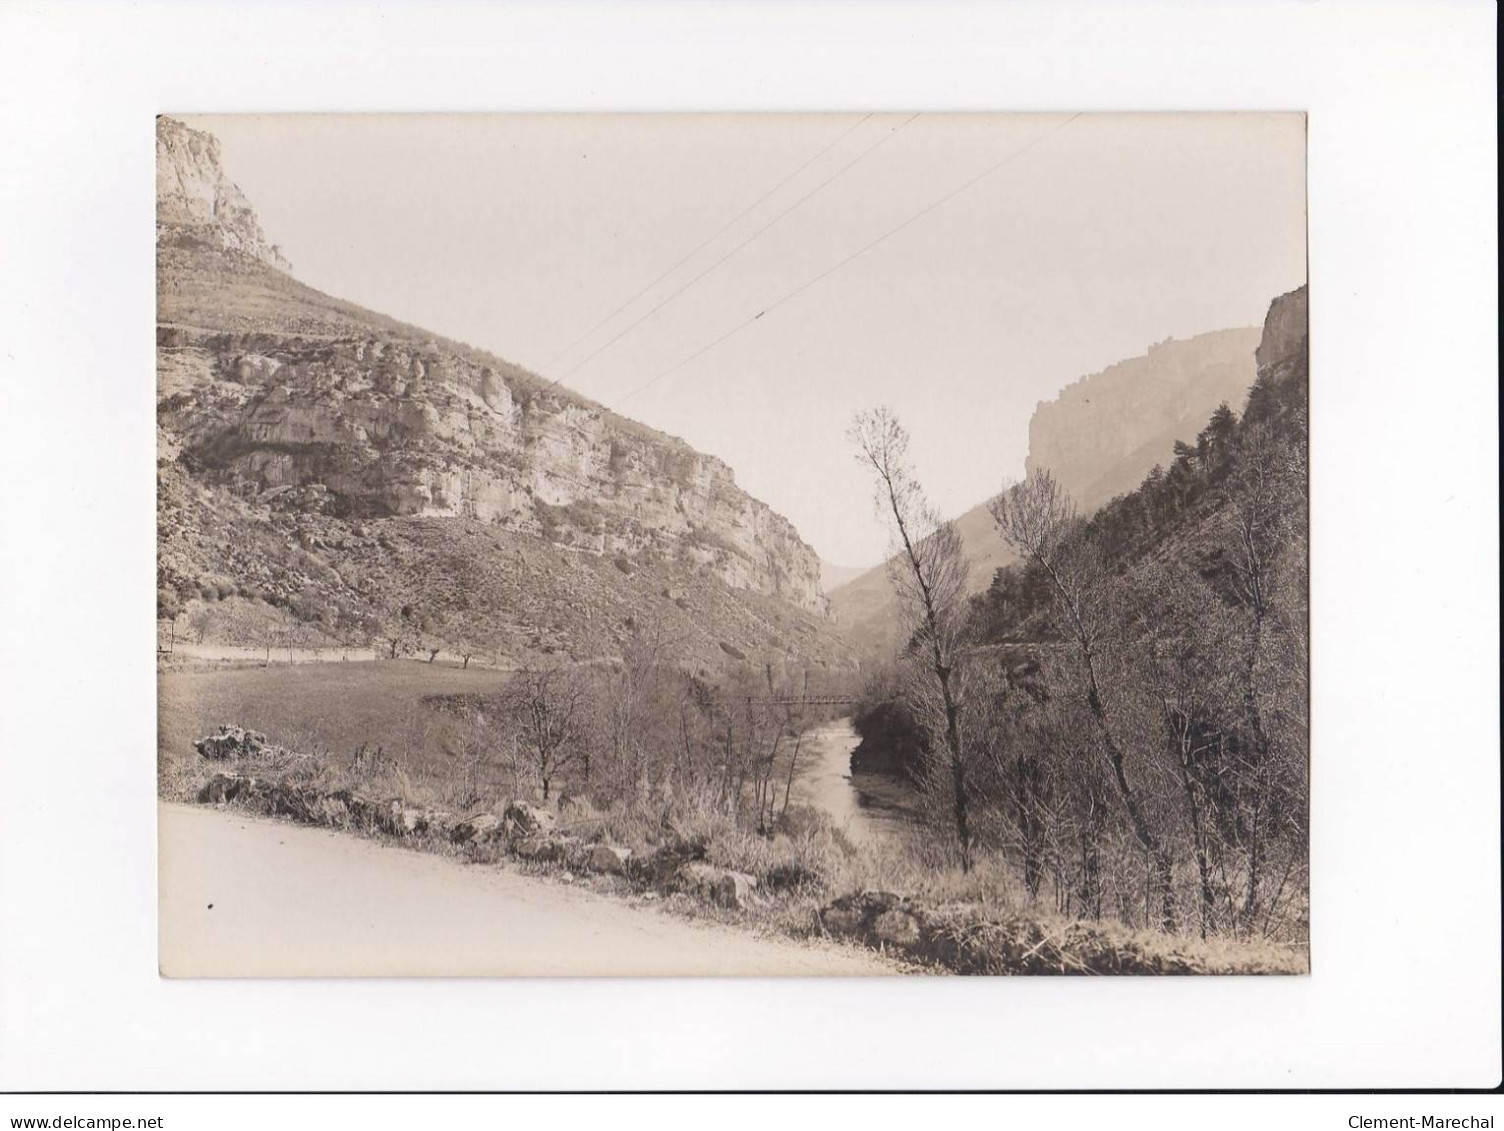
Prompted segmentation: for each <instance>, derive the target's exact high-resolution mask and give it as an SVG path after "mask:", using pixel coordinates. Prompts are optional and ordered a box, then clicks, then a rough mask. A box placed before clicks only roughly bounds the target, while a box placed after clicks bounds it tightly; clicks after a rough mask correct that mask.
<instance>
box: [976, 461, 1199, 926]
mask: <svg viewBox="0 0 1504 1131" xmlns="http://www.w3.org/2000/svg"><path fill="white" fill-rule="evenodd" d="M989 509H990V510H991V512H992V518H993V521H994V522H996V523H997V527H998V531H999V533H1000V534H1001V535H1002V538H1003V541H1005V542H1007V543H1008V545H1010V546H1012V547H1013V548H1014V549H1015V550H1016V551H1018V553H1019V554H1020V555H1022V556H1023V557H1025V558H1027V559H1028V560H1030V561H1032V562H1034V563H1035V564H1036V565H1037V566H1039V568H1041V569H1043V570H1044V572H1045V574H1046V575H1047V576H1048V577H1049V579H1050V582H1051V584H1052V586H1053V587H1054V590H1055V596H1056V604H1057V607H1058V608H1059V610H1060V613H1061V616H1060V619H1061V621H1062V622H1063V624H1062V627H1063V628H1064V630H1065V633H1066V635H1067V637H1068V638H1069V640H1070V641H1071V644H1072V646H1073V648H1074V650H1075V653H1076V657H1077V659H1078V660H1079V662H1080V668H1081V675H1082V678H1083V682H1084V690H1085V693H1086V694H1085V699H1086V706H1087V710H1088V711H1089V712H1090V714H1091V718H1092V721H1093V722H1094V724H1095V725H1096V729H1097V732H1098V734H1099V736H1100V738H1101V744H1100V749H1101V751H1102V754H1103V757H1104V758H1105V759H1106V762H1107V768H1108V769H1109V770H1110V771H1111V774H1112V780H1113V783H1114V785H1115V786H1116V788H1117V793H1118V797H1119V799H1120V800H1121V801H1122V804H1123V808H1124V809H1125V810H1126V812H1127V814H1128V820H1129V823H1130V824H1131V825H1132V827H1133V833H1134V836H1135V837H1136V838H1137V839H1138V842H1139V844H1140V845H1142V847H1143V849H1144V852H1145V853H1146V854H1147V855H1148V857H1149V858H1150V860H1151V861H1152V864H1153V868H1154V872H1155V880H1156V886H1157V887H1158V889H1159V893H1160V908H1161V911H1160V925H1161V926H1162V927H1163V928H1165V929H1166V930H1169V929H1171V928H1173V927H1174V924H1175V889H1174V883H1173V876H1172V867H1171V859H1170V854H1169V851H1168V849H1167V846H1166V845H1165V843H1164V842H1163V840H1162V839H1161V838H1160V836H1159V835H1158V833H1157V832H1156V831H1155V829H1154V827H1153V825H1152V823H1151V822H1150V819H1149V814H1148V811H1147V809H1146V807H1145V804H1144V799H1143V796H1142V794H1141V791H1140V789H1139V788H1138V786H1137V784H1136V783H1135V782H1134V780H1133V778H1132V777H1131V776H1130V774H1129V772H1128V765H1127V750H1126V748H1125V744H1124V742H1123V739H1122V737H1121V736H1120V735H1119V734H1118V732H1117V729H1116V728H1115V727H1114V725H1113V721H1112V716H1111V713H1110V712H1109V710H1108V707H1107V701H1106V699H1105V696H1104V692H1103V684H1102V661H1103V655H1102V652H1103V647H1104V644H1105V641H1106V637H1107V634H1108V623H1109V621H1108V611H1109V603H1110V602H1109V592H1108V590H1109V587H1108V583H1107V576H1106V570H1105V568H1104V567H1103V564H1102V561H1101V558H1100V556H1099V555H1098V554H1097V553H1096V552H1095V549H1094V547H1092V546H1091V545H1090V544H1089V543H1088V542H1087V541H1086V540H1085V539H1084V538H1083V537H1082V536H1081V529H1080V527H1081V523H1080V520H1079V519H1078V518H1077V517H1076V508H1075V504H1074V503H1073V502H1072V501H1071V499H1070V497H1069V496H1068V495H1066V493H1065V492H1064V491H1062V490H1061V489H1060V487H1059V485H1058V484H1056V482H1055V480H1054V477H1053V476H1051V475H1050V473H1049V472H1048V471H1041V472H1037V473H1036V474H1034V475H1031V476H1030V477H1029V478H1028V479H1026V480H1025V481H1024V482H1022V483H1017V484H1014V485H1013V486H1012V487H1009V488H1008V489H1007V490H1005V491H1004V492H1003V493H1002V494H1000V495H999V496H998V497H997V498H996V499H994V500H993V501H992V503H991V504H990V505H989ZM1140 761H1142V759H1140Z"/></svg>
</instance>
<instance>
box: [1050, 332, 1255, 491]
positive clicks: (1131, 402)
mask: <svg viewBox="0 0 1504 1131" xmlns="http://www.w3.org/2000/svg"><path fill="white" fill-rule="evenodd" d="M1258 342H1259V331H1258V330H1257V329H1256V328H1253V327H1249V328H1247V329H1240V330H1219V331H1216V332H1215V333H1211V334H1200V335H1198V336H1196V337H1194V338H1189V339H1187V340H1185V341H1176V340H1175V339H1173V338H1171V339H1168V340H1166V341H1163V342H1160V343H1159V344H1158V345H1155V346H1150V347H1149V351H1148V353H1146V354H1145V355H1144V356H1142V357H1135V358H1130V359H1128V360H1127V361H1120V362H1118V363H1117V364H1116V365H1111V366H1109V367H1108V368H1106V369H1104V370H1103V371H1102V372H1100V373H1094V374H1092V375H1090V376H1088V377H1082V378H1081V379H1080V380H1078V381H1075V382H1074V383H1072V384H1070V385H1067V386H1066V387H1065V388H1064V389H1062V390H1061V391H1060V394H1059V396H1057V397H1056V398H1055V399H1054V400H1052V401H1044V402H1041V403H1040V404H1039V406H1038V408H1036V409H1035V410H1034V416H1033V418H1032V419H1031V420H1030V421H1029V456H1028V459H1027V460H1026V461H1025V464H1024V469H1025V473H1026V474H1033V473H1034V472H1036V471H1040V470H1048V471H1049V472H1050V473H1051V474H1052V475H1053V476H1054V477H1055V479H1056V481H1057V482H1059V483H1060V484H1061V485H1062V486H1063V487H1064V488H1065V489H1066V490H1067V491H1068V492H1069V493H1070V495H1071V497H1072V498H1073V499H1075V501H1076V505H1077V506H1079V507H1080V508H1082V509H1083V510H1086V511H1090V510H1094V509H1095V508H1096V507H1098V506H1100V505H1101V504H1102V503H1105V502H1106V501H1107V500H1108V499H1111V498H1112V497H1114V496H1115V495H1119V494H1122V493H1124V492H1126V491H1131V490H1133V489H1134V488H1135V487H1137V486H1138V485H1139V483H1141V482H1142V481H1143V478H1144V476H1145V475H1147V474H1148V473H1149V472H1150V471H1151V470H1152V469H1153V468H1154V465H1155V464H1164V463H1168V462H1169V460H1170V458H1171V455H1172V453H1173V450H1174V446H1175V441H1176V440H1190V439H1193V438H1194V437H1195V435H1196V433H1197V432H1199V431H1200V430H1201V429H1202V428H1203V427H1205V425H1206V421H1207V418H1208V417H1209V416H1210V415H1211V414H1212V412H1213V410H1214V409H1216V407H1217V406H1218V405H1219V404H1221V403H1222V402H1224V401H1226V402H1227V403H1228V404H1229V405H1231V406H1232V408H1233V410H1234V411H1239V410H1241V408H1242V405H1243V401H1244V399H1245V398H1246V397H1247V395H1248V390H1249V388H1250V387H1251V386H1252V385H1253V379H1254V374H1255V370H1254V356H1253V355H1254V349H1255V347H1256V346H1257V345H1258Z"/></svg>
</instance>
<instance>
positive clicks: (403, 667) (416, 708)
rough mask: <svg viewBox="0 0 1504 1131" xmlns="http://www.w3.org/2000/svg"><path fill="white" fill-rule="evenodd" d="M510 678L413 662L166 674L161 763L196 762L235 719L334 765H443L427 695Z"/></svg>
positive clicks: (161, 697) (439, 732) (490, 687)
mask: <svg viewBox="0 0 1504 1131" xmlns="http://www.w3.org/2000/svg"><path fill="white" fill-rule="evenodd" d="M506 678H507V677H506V676H505V675H504V674H503V673H500V672H495V671H479V670H476V669H473V668H472V669H470V670H469V671H465V670H462V669H460V668H458V667H454V666H449V665H445V664H443V663H442V662H440V663H434V664H425V663H421V662H419V661H414V660H396V661H392V660H381V661H365V662H350V663H326V664H296V665H293V666H287V665H273V666H272V667H268V668H261V667H244V666H230V665H223V666H214V667H210V666H207V665H204V666H200V667H197V668H192V667H190V668H186V669H181V670H174V669H171V668H164V669H161V670H160V671H159V672H158V676H157V756H158V760H159V763H163V762H167V761H182V760H184V759H191V758H193V757H195V754H194V749H193V743H194V740H195V739H198V738H201V737H203V736H204V735H206V734H212V733H213V732H214V731H215V730H216V729H217V728H218V727H219V726H220V724H222V723H236V724H239V725H240V726H245V727H249V728H251V729H252V730H259V731H261V732H262V733H263V734H265V735H266V736H267V738H268V739H270V740H271V741H272V742H275V743H278V744H279V745H282V746H286V747H288V748H290V749H293V750H298V751H303V752H316V751H317V752H322V751H328V752H329V753H330V754H331V755H332V757H333V758H334V759H335V760H338V759H342V758H343V759H348V758H350V757H351V756H353V755H354V753H355V751H356V750H357V749H358V748H359V747H360V746H362V745H366V746H369V747H371V748H372V749H375V748H376V747H378V746H379V747H382V748H383V750H384V751H385V753H386V754H387V755H389V756H391V757H393V758H396V759H398V761H399V762H401V763H403V764H404V765H407V766H414V767H425V766H426V767H434V768H437V767H438V766H440V765H441V764H442V763H443V762H444V761H445V760H447V758H448V755H447V753H446V752H445V750H444V744H443V738H444V732H443V728H442V727H441V726H439V725H438V719H437V716H436V715H435V714H434V712H431V711H429V710H428V709H427V708H425V707H424V706H423V704H422V699H423V697H424V696H426V695H456V694H460V693H464V692H481V693H483V692H490V691H495V690H496V689H497V688H499V687H500V686H501V684H502V682H503V681H504V680H505V679H506Z"/></svg>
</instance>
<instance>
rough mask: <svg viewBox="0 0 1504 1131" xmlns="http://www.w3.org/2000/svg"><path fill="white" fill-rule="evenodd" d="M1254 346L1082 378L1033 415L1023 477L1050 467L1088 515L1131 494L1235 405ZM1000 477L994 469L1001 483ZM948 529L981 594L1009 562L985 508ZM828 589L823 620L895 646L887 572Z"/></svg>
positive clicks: (1191, 353)
mask: <svg viewBox="0 0 1504 1131" xmlns="http://www.w3.org/2000/svg"><path fill="white" fill-rule="evenodd" d="M1258 344H1259V330H1258V329H1257V328H1248V329H1239V330H1221V331H1216V332H1213V333H1209V334H1200V335H1197V336H1196V337H1194V338H1190V339H1188V340H1186V341H1175V340H1174V339H1171V340H1168V341H1165V342H1161V343H1159V344H1158V345H1154V346H1151V347H1150V348H1149V350H1148V352H1147V353H1146V354H1144V355H1143V356H1141V357H1136V358H1130V359H1128V360H1126V361H1122V362H1119V363H1118V364H1116V365H1112V366H1109V367H1108V368H1107V369H1105V370H1103V371H1102V372H1100V373H1094V374H1091V375H1090V376H1087V377H1082V378H1081V379H1079V380H1078V381H1075V382H1073V383H1072V384H1070V385H1068V386H1066V388H1064V389H1062V390H1061V392H1060V394H1059V396H1058V397H1056V398H1055V399H1054V400H1052V401H1046V402H1041V403H1040V404H1039V406H1038V407H1037V408H1036V409H1035V411H1034V415H1033V417H1032V418H1031V420H1030V422H1029V455H1028V458H1027V459H1026V460H1025V464H1024V466H1025V472H1026V473H1028V472H1033V471H1036V470H1039V469H1041V468H1048V469H1049V471H1050V472H1051V473H1052V474H1053V475H1054V476H1055V477H1056V479H1057V480H1059V481H1060V482H1061V484H1062V485H1064V486H1065V487H1066V489H1067V490H1068V491H1069V492H1070V493H1071V495H1072V497H1073V498H1075V500H1076V502H1077V505H1078V506H1080V507H1081V508H1082V509H1083V510H1085V511H1088V512H1089V511H1092V510H1094V509H1096V508H1097V507H1098V506H1100V505H1101V504H1102V503H1104V502H1106V501H1107V500H1108V499H1110V498H1112V497H1113V496H1115V495H1118V494H1121V493H1123V492H1125V491H1130V490H1132V489H1134V488H1135V487H1137V486H1138V484H1139V482H1140V481H1141V480H1142V479H1143V477H1144V475H1145V474H1146V473H1147V472H1148V471H1149V470H1150V469H1151V468H1153V467H1154V466H1155V464H1157V463H1166V462H1168V461H1169V459H1170V457H1171V456H1172V454H1173V452H1174V445H1175V442H1176V441H1177V440H1182V439H1189V438H1191V437H1192V436H1194V435H1195V433H1196V431H1197V430H1198V429H1199V428H1201V426H1202V425H1203V424H1205V422H1206V418H1207V417H1208V416H1209V415H1210V414H1211V412H1212V410H1213V409H1215V408H1216V407H1217V406H1218V405H1219V404H1221V403H1222V402H1223V401H1227V402H1229V403H1232V404H1241V403H1242V401H1243V398H1244V397H1245V396H1246V395H1247V392H1248V389H1249V386H1251V385H1252V384H1253V381H1254V376H1255V363H1254V350H1255V348H1256V347H1257V346H1258ZM1002 478H1003V474H1002V473H1001V472H1000V473H999V475H998V480H999V483H1000V484H1001V481H1002ZM955 522H956V528H957V530H958V532H959V533H960V535H961V543H962V547H963V549H964V552H965V554H966V558H967V588H968V590H969V591H970V592H972V593H980V592H982V591H983V590H985V589H986V588H987V586H988V585H989V584H990V583H991V581H992V577H993V574H994V573H996V572H997V570H998V568H999V567H1000V566H1004V565H1008V564H1010V563H1011V562H1012V561H1013V560H1014V559H1013V555H1012V553H1011V551H1009V550H1008V548H1007V547H1005V546H1004V545H1003V543H1002V541H1001V539H999V538H998V536H997V532H996V530H995V529H994V528H993V523H992V516H991V515H990V514H989V513H988V511H987V503H986V502H982V503H980V504H978V505H977V506H975V507H973V508H971V509H970V510H968V511H966V512H965V513H964V514H962V515H961V516H960V517H958V518H957V519H956V520H955ZM827 592H828V596H829V598H830V609H831V614H832V615H833V616H834V617H835V619H836V622H837V624H838V625H839V626H840V628H841V631H842V632H843V633H844V634H845V635H846V636H847V638H848V639H850V640H851V641H852V643H853V644H854V645H856V646H857V647H858V648H860V649H861V650H863V651H864V652H868V653H872V652H879V653H883V652H888V651H891V650H892V648H893V647H894V646H895V645H896V644H897V643H898V640H899V636H900V634H901V631H902V629H901V626H900V623H899V615H898V607H897V604H896V602H895V599H894V597H893V589H892V585H891V584H890V582H889V581H888V576H887V567H886V565H884V566H878V567H876V568H874V569H871V570H869V571H868V572H867V573H865V574H863V575H861V576H860V577H858V578H856V579H854V580H852V581H849V582H847V583H846V584H845V585H842V586H839V587H837V588H834V589H830V590H828V591H827Z"/></svg>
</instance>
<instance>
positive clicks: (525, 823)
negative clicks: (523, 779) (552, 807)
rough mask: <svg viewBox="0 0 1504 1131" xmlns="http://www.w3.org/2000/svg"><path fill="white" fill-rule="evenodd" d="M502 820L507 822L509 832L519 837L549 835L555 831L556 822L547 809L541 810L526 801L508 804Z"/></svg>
mask: <svg viewBox="0 0 1504 1131" xmlns="http://www.w3.org/2000/svg"><path fill="white" fill-rule="evenodd" d="M501 818H502V820H503V821H505V822H506V824H507V828H508V830H509V831H510V832H512V833H514V834H517V835H519V836H533V835H535V834H538V833H548V832H549V831H551V830H552V829H553V827H554V820H555V818H554V815H553V814H552V813H550V812H549V811H548V810H547V809H540V808H538V806H536V805H530V804H529V803H528V802H526V801H509V802H507V807H506V808H505V809H504V810H503V811H502V814H501Z"/></svg>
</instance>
